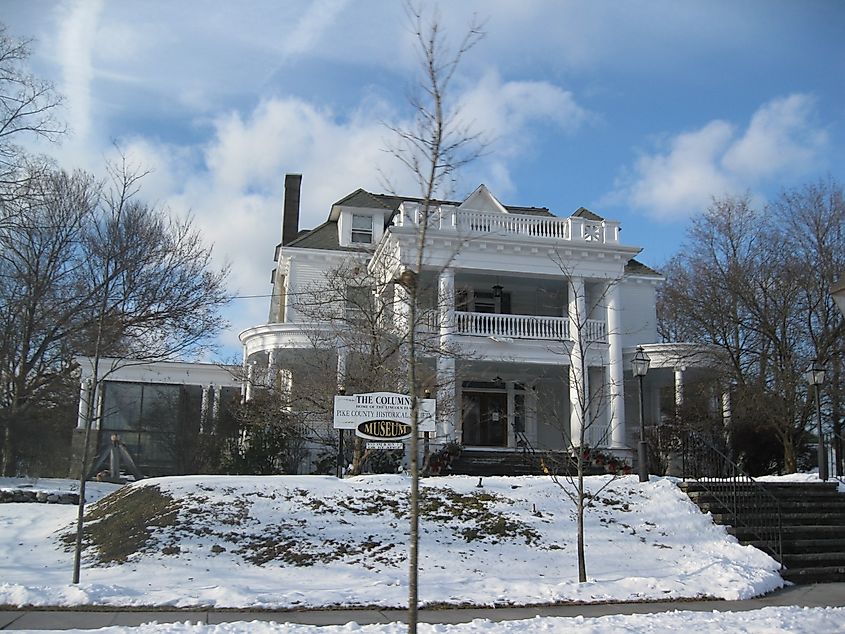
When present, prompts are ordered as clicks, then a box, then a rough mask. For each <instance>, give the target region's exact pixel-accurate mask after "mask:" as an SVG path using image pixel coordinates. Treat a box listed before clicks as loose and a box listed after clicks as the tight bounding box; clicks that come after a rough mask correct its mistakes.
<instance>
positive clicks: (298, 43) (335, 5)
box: [282, 0, 348, 57]
mask: <svg viewBox="0 0 845 634" xmlns="http://www.w3.org/2000/svg"><path fill="white" fill-rule="evenodd" d="M347 3H348V0H316V1H315V2H313V3H312V4H310V5H308V8H307V9H306V10H305V14H304V15H303V16H302V18H301V19H300V20H299V21H298V22H297V24H296V27H295V29H294V31H293V33H292V34H291V35H289V36H288V37H286V38H285V39H284V42H283V44H282V48H283V51H284V53H285V56H286V57H287V56H291V55H297V54H301V53H305V52H308V51H310V50H311V49H312V48H313V47H314V46H315V45H316V44H317V42H318V41H319V39H320V37H321V36H322V35H323V33H324V31H326V30H327V29H328V28H329V27H330V26H332V25H333V24H334V23H335V20H336V18H337V16H338V14H339V13H340V12H341V11H342V10H343V9H344V8H345V6H346V4H347Z"/></svg>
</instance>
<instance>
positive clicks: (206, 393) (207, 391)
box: [200, 385, 211, 434]
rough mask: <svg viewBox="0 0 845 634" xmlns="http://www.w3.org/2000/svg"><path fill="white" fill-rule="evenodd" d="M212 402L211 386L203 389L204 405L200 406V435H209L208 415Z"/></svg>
mask: <svg viewBox="0 0 845 634" xmlns="http://www.w3.org/2000/svg"><path fill="white" fill-rule="evenodd" d="M210 401H211V386H210V385H208V386H205V387H203V388H202V405H200V433H201V434H206V433H208V413H209V406H210Z"/></svg>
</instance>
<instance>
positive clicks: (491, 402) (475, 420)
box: [462, 392, 508, 447]
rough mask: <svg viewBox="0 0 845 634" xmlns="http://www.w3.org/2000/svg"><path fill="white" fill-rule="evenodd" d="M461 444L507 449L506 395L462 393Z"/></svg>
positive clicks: (496, 393)
mask: <svg viewBox="0 0 845 634" xmlns="http://www.w3.org/2000/svg"><path fill="white" fill-rule="evenodd" d="M462 400H463V443H464V445H467V446H470V447H507V445H508V395H507V393H504V392H464V393H463V398H462Z"/></svg>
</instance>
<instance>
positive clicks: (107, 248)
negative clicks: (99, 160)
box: [73, 157, 228, 583]
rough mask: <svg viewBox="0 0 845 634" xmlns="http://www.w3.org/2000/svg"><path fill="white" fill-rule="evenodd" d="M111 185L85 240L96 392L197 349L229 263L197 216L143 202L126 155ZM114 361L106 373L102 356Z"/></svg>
mask: <svg viewBox="0 0 845 634" xmlns="http://www.w3.org/2000/svg"><path fill="white" fill-rule="evenodd" d="M109 171H110V175H111V183H110V187H109V188H108V189H107V190H106V192H105V194H104V195H103V197H102V204H101V205H100V206H98V208H97V209H96V212H97V213H95V214H94V215H93V216H91V217H90V218H89V219H88V223H87V224H86V227H85V231H84V234H83V236H82V238H83V239H82V242H81V252H80V255H81V259H82V263H83V268H82V270H83V272H84V274H83V279H82V283H83V287H82V288H83V289H84V291H83V292H84V295H85V296H86V297H87V298H89V300H90V301H89V303H88V305H87V306H86V309H87V310H84V311H83V321H82V322H81V323H80V324H79V326H78V333H79V335H81V336H82V339H83V341H85V342H87V349H85V348H83V350H82V352H84V353H87V354H88V355H90V357H91V359H92V386H91V393H92V394H97V392H98V391H99V386H100V385H102V383H103V381H105V380H106V378H107V377H108V376H109V374H110V373H111V372H113V371H114V370H116V369H117V368H118V367H120V366H121V365H124V364H126V363H128V362H129V361H128V359H132V363H138V362H146V361H153V360H166V359H172V358H175V357H177V356H180V355H183V354H185V353H188V352H196V351H198V350H200V349H202V348H203V347H204V346H205V345H207V344H208V342H209V341H210V338H211V337H213V335H214V334H215V333H217V332H218V331H219V330H220V329H221V328H222V327H223V325H224V322H223V320H222V319H220V317H219V316H218V310H219V309H220V307H222V306H223V305H224V304H225V303H226V302H227V301H228V297H227V294H226V289H225V280H226V276H227V270H226V269H220V270H214V269H213V268H212V266H211V249H210V247H207V246H206V245H205V244H204V243H203V241H202V239H201V236H200V235H199V234H198V232H197V231H196V230H195V229H193V227H192V225H191V222H190V220H176V219H173V218H171V217H170V216H169V215H168V214H167V213H165V212H164V211H162V210H158V209H155V208H152V207H149V206H148V205H146V204H144V203H143V202H141V201H140V200H139V199H138V198H137V195H138V193H139V189H140V181H141V179H142V178H143V176H144V173H143V172H139V171H137V170H135V169H133V168H131V167H130V166H129V165H128V164H127V162H126V159H125V157H124V158H123V160H122V161H121V162H120V163H119V164H112V165H110V166H109ZM106 356H108V357H110V358H111V359H112V360H113V361H112V363H111V364H110V365H109V367H107V368H105V369H104V370H105V371H103V370H102V369H101V367H100V364H101V360H102V358H103V357H106ZM95 412H96V398H93V397H92V398H89V399H88V402H87V412H86V421H85V437H84V443H83V453H82V459H81V465H80V490H79V513H78V518H77V541H76V550H75V556H74V574H73V582H74V583H78V582H79V568H80V557H81V544H82V521H83V514H84V505H85V476H86V473H87V470H88V454H89V437H90V433H91V428H92V425H93V423H94V421H95V417H96V413H95Z"/></svg>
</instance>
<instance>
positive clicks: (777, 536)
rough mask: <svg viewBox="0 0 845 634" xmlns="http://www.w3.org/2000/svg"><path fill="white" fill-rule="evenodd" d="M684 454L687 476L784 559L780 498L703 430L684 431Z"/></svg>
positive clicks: (682, 445) (682, 437) (735, 523)
mask: <svg viewBox="0 0 845 634" xmlns="http://www.w3.org/2000/svg"><path fill="white" fill-rule="evenodd" d="M681 457H682V467H681V468H682V470H683V479H684V480H694V481H695V482H696V483H697V484H699V485H700V486H701V487H702V488H703V489H704V490H705V491H706V492H707V493H708V494H709V495H710V496H711V497H712V498H713V499H714V500H715V501H716V502H717V503H718V504H719V506H720V507H721V508H723V509H724V510H725V512H727V513H729V514H730V515H731V516H732V521H731V525H732V526H734V527H742V528H744V529H745V530H747V531H748V532H749V533H751V534H752V535H753V536H754V537H756V538H757V540H759V541H760V542H763V543H764V544H765V545H767V546H768V547H769V548H770V549H771V550H772V552H774V553H775V555H776V556H777V559H778V561H779V562H782V560H783V519H782V514H781V507H780V501H779V500H778V499H777V498H776V497H775V496H774V495H773V494H772V493H771V492H770V491H768V490H767V489H766V488H765V487H764V486H763V485H762V484H760V483H759V482H757V481H756V480H755V479H754V478H752V477H751V476H750V475H748V474H747V473H746V472H745V471H743V470H742V468H741V467H740V466H739V465H737V464H736V463H735V462H733V461H732V460H731V459H730V458H728V456H727V455H725V453H723V452H722V451H721V450H720V449H717V448H716V447H715V446H714V445H713V444H711V442H709V441H708V439H707V438H706V436H705V435H704V434H702V433H701V432H695V431H684V432H681ZM782 566H783V564H782V563H781V567H782Z"/></svg>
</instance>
